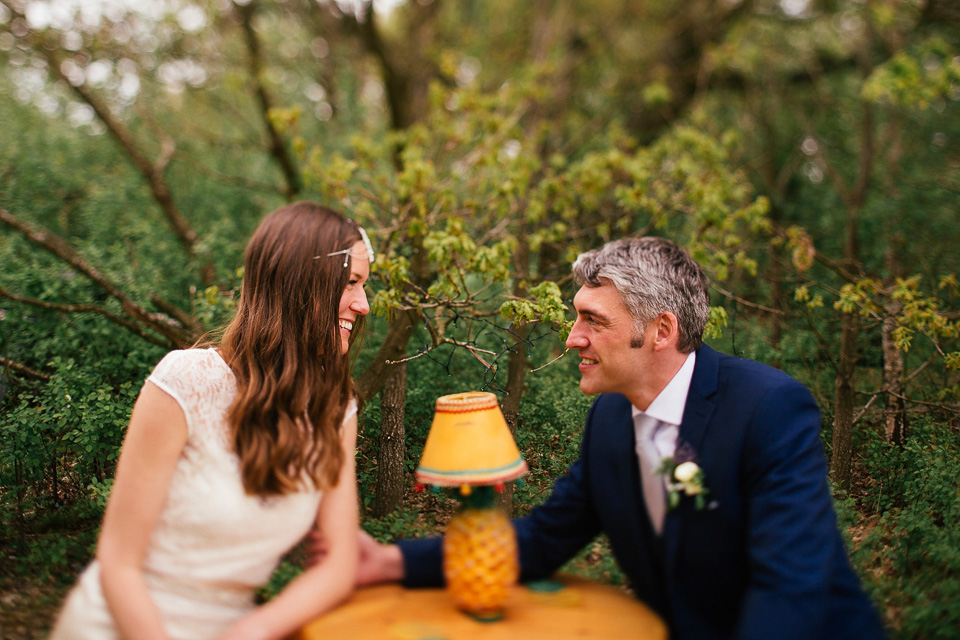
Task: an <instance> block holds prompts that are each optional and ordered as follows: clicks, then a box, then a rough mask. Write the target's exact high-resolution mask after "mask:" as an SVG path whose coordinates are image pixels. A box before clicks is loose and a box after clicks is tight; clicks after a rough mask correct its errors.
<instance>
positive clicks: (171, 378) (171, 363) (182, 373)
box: [147, 349, 194, 434]
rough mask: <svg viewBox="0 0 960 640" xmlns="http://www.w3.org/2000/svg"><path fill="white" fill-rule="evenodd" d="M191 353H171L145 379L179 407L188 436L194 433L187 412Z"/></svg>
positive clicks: (184, 351)
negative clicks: (185, 423) (185, 422)
mask: <svg viewBox="0 0 960 640" xmlns="http://www.w3.org/2000/svg"><path fill="white" fill-rule="evenodd" d="M191 351H193V350H187V349H184V350H179V351H171V352H170V353H168V354H167V355H165V356H164V357H163V359H162V360H160V362H159V363H157V366H156V367H154V369H153V372H152V373H151V374H150V376H149V377H148V378H147V381H148V382H152V383H153V384H155V385H157V386H158V387H160V389H161V390H162V391H163V392H164V393H166V394H167V395H169V396H170V397H171V398H173V399H174V400H176V402H177V404H178V405H180V409H181V410H182V411H183V415H184V417H185V418H186V421H187V433H188V434H192V433H193V431H194V429H193V420H192V419H191V413H192V412H191V411H190V410H189V407H190V396H191V391H192V389H191V384H190V379H191V378H192V376H191V375H190V368H191V364H193V360H194V358H192V357H191V356H192V354H191Z"/></svg>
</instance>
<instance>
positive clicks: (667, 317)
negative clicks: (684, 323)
mask: <svg viewBox="0 0 960 640" xmlns="http://www.w3.org/2000/svg"><path fill="white" fill-rule="evenodd" d="M653 322H654V325H655V326H656V328H657V333H656V335H655V336H654V341H653V350H654V351H662V350H664V349H667V348H668V347H673V348H676V346H677V340H679V339H680V322H679V321H678V320H677V316H675V315H674V314H673V313H671V312H669V311H664V312H663V313H661V314H660V315H659V316H657V317H656V318H654V320H653Z"/></svg>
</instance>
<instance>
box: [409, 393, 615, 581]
mask: <svg viewBox="0 0 960 640" xmlns="http://www.w3.org/2000/svg"><path fill="white" fill-rule="evenodd" d="M598 402H599V400H598ZM596 406H597V402H595V403H594V404H593V407H591V409H590V412H589V413H588V414H587V424H586V427H585V429H584V436H583V441H582V442H581V446H580V457H579V458H578V459H577V461H576V462H574V463H573V465H572V466H571V467H570V470H569V471H568V472H567V473H566V474H564V475H563V476H562V477H561V478H560V479H559V480H557V481H556V483H554V485H553V491H552V492H551V494H550V497H548V498H547V500H546V502H544V503H543V504H541V505H540V506H538V507H536V508H535V509H534V510H533V511H531V512H530V514H529V515H528V516H526V517H524V518H519V519H514V521H513V526H514V530H515V531H516V534H517V545H518V547H519V550H520V580H521V581H527V580H537V579H540V578H545V577H548V576H550V575H552V574H553V573H554V572H555V571H556V570H557V569H559V568H560V567H561V566H562V565H563V564H564V563H565V562H566V561H567V560H569V559H570V558H572V557H573V556H574V555H576V553H577V552H578V551H579V550H580V549H582V548H583V547H584V545H586V544H587V543H588V542H590V540H592V539H593V538H595V537H596V536H597V534H598V533H600V522H599V520H598V518H597V515H596V512H595V510H594V508H593V502H592V499H591V497H590V491H589V487H588V483H587V477H588V473H587V466H588V465H587V463H586V462H585V458H587V457H588V449H589V440H590V438H589V434H590V432H591V428H590V425H591V423H592V421H593V416H594V413H595V409H596ZM397 544H398V546H399V547H400V551H401V553H402V554H403V562H404V571H405V578H404V581H403V584H404V585H406V586H410V587H424V586H440V585H442V584H443V582H444V580H443V569H442V565H443V551H442V541H441V539H440V538H427V539H420V540H399V541H398V542H397Z"/></svg>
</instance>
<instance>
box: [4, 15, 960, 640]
mask: <svg viewBox="0 0 960 640" xmlns="http://www.w3.org/2000/svg"><path fill="white" fill-rule="evenodd" d="M0 63H2V66H0V223H2V224H0V264H2V270H0V636H2V637H3V638H34V637H42V634H43V631H44V629H45V628H46V627H47V625H49V622H50V616H51V615H52V614H53V612H54V611H55V609H56V607H57V605H58V604H59V601H60V598H62V596H63V593H64V591H65V589H66V588H68V586H69V585H70V584H71V583H72V581H73V580H74V578H75V577H76V574H77V572H78V571H79V570H80V568H81V567H82V566H83V564H84V563H85V562H86V561H88V560H89V558H90V555H91V552H92V548H93V544H94V541H95V539H96V532H97V527H98V525H99V519H100V516H101V514H102V509H103V506H104V503H105V500H106V496H107V495H108V492H109V489H110V484H111V476H112V470H113V466H114V464H115V460H116V456H117V452H118V448H119V445H120V443H121V440H122V437H123V432H124V429H125V426H126V421H127V417H128V415H129V411H130V408H131V406H132V403H133V400H134V398H135V396H136V394H137V392H138V390H139V387H140V385H141V384H142V381H143V380H144V379H145V377H146V375H147V373H148V372H149V370H150V369H151V368H152V366H153V365H154V364H155V363H156V362H157V361H158V360H159V359H160V358H161V357H162V355H163V354H164V353H165V352H166V351H167V350H169V349H172V348H176V347H181V346H185V345H190V344H192V343H193V342H194V341H195V340H196V339H197V337H198V336H200V335H202V334H203V333H204V332H206V331H208V330H211V329H214V328H216V327H217V326H220V325H222V324H223V323H224V321H225V320H227V319H228V318H229V316H230V314H231V312H232V309H233V304H234V300H235V296H236V294H237V289H238V286H239V283H240V279H241V275H242V274H241V272H240V271H239V268H240V267H241V265H242V250H243V246H244V244H245V242H246V240H247V238H248V237H249V234H250V233H251V232H252V230H253V228H254V227H255V226H256V224H257V222H258V220H259V219H260V218H261V216H262V215H264V214H265V213H266V212H268V211H270V210H272V209H274V208H276V207H277V206H279V205H281V204H283V203H284V202H286V201H289V200H292V199H314V200H317V201H320V202H323V203H325V204H329V205H332V206H335V207H337V208H340V209H342V210H344V211H346V212H348V213H349V214H350V215H351V216H352V217H353V218H355V219H356V220H357V221H358V222H360V223H361V224H363V225H365V226H366V227H367V229H368V230H370V232H371V235H372V236H373V239H374V244H375V245H376V247H377V251H378V258H377V262H376V264H375V267H374V275H373V281H372V284H371V290H372V291H371V292H372V294H375V297H374V298H373V308H374V314H375V317H374V318H373V319H372V321H371V322H370V323H368V329H369V330H368V337H367V339H366V340H365V342H364V343H363V344H362V346H361V347H360V348H358V349H356V352H355V362H356V364H355V374H356V377H357V380H358V383H359V386H360V389H361V392H362V394H363V397H364V400H365V401H366V406H365V408H364V410H363V412H362V414H361V431H362V433H361V440H360V447H359V452H358V456H359V458H358V463H359V481H360V483H361V495H362V496H363V500H364V526H365V527H366V528H367V529H368V530H370V531H371V532H373V533H374V534H375V535H377V536H379V537H381V538H385V539H389V538H392V537H394V536H398V535H407V536H409V535H415V534H421V533H428V532H431V531H436V530H437V529H438V527H441V526H442V524H443V522H444V521H445V519H446V518H447V517H448V516H449V513H450V511H451V506H450V501H449V500H448V499H445V498H444V497H442V496H434V495H431V494H420V493H416V492H414V490H413V485H414V481H413V475H412V471H413V469H414V468H415V465H416V462H417V460H418V457H419V452H420V450H421V448H422V445H423V441H424V438H425V436H426V432H427V430H428V428H429V423H430V419H431V414H432V407H433V402H434V400H435V398H436V397H437V396H439V395H441V394H443V393H452V392H457V391H465V390H471V389H486V390H491V391H494V392H496V393H497V394H498V396H499V397H500V399H501V403H502V406H503V409H504V412H505V414H506V416H507V417H508V420H509V422H510V424H511V426H512V427H513V428H514V429H515V431H516V437H517V440H518V442H519V444H520V446H521V448H522V449H523V452H524V454H525V456H526V458H527V460H528V462H529V463H530V466H531V473H530V475H529V477H528V480H527V482H526V483H525V484H524V485H523V486H521V487H518V488H516V489H515V491H514V492H513V494H512V495H511V496H509V500H508V501H507V502H508V506H510V508H512V509H513V511H514V512H516V513H523V512H525V511H526V510H528V509H529V508H530V507H531V506H533V505H535V504H537V503H538V502H539V501H540V500H542V499H543V498H544V497H545V496H546V494H547V493H548V492H549V487H550V481H551V480H552V479H553V478H555V477H556V476H557V475H559V474H560V473H562V472H563V470H564V469H565V468H566V467H567V465H569V464H570V462H571V461H572V460H573V459H574V458H575V456H576V451H577V447H578V438H579V432H580V428H581V426H582V421H583V418H584V415H585V412H586V409H587V407H588V406H589V402H590V399H589V398H587V397H585V396H583V395H582V394H580V392H579V390H578V388H577V379H578V376H577V372H576V363H575V359H576V358H575V357H573V356H572V355H568V356H567V357H560V358H559V359H557V358H558V356H561V355H562V354H563V339H564V338H565V335H566V332H567V330H568V328H569V325H570V322H571V320H572V314H571V312H570V304H569V303H570V300H571V297H572V292H573V287H572V283H571V282H570V275H569V272H570V263H571V261H572V258H573V257H575V255H576V254H577V253H578V252H579V251H582V250H585V249H588V248H592V247H595V246H597V245H599V244H600V243H602V242H604V241H606V240H608V239H611V238H615V237H620V236H623V235H627V234H638V235H639V234H656V235H663V236H667V237H670V238H673V239H675V240H677V241H678V242H680V243H682V244H684V245H685V246H687V247H688V248H689V249H690V250H691V251H692V252H693V254H694V255H695V256H696V257H697V259H698V260H699V261H700V262H701V263H702V264H703V265H704V266H705V267H706V268H707V269H708V271H709V273H710V276H711V278H712V281H713V287H712V296H713V300H712V303H713V305H714V306H713V308H712V311H711V323H710V327H709V330H708V333H709V337H708V342H710V343H711V344H712V345H713V346H715V347H717V348H719V349H721V350H723V351H726V352H728V353H734V354H737V355H741V356H745V357H749V358H754V359H757V360H760V361H762V362H766V363H769V364H772V365H774V366H777V367H780V368H782V369H784V370H785V371H787V372H788V373H790V374H791V375H793V376H794V377H796V378H797V379H799V380H801V381H802V382H803V383H805V384H806V385H808V386H809V387H810V389H811V390H812V391H813V392H814V394H815V396H816V398H817V399H818V401H819V403H820V407H821V410H822V412H823V441H824V446H825V449H826V451H827V454H828V456H829V459H830V473H831V480H832V482H833V486H834V490H835V500H836V506H837V510H838V513H839V516H840V519H841V524H842V525H843V528H844V530H845V531H846V533H847V535H848V541H849V545H850V550H851V555H852V558H853V561H854V564H855V566H856V568H857V570H858V572H859V573H860V575H861V576H862V579H863V581H864V584H865V586H866V588H867V589H868V591H869V592H870V594H871V596H872V597H873V599H874V601H875V602H876V603H877V606H878V608H879V610H880V611H881V612H882V614H883V616H884V620H885V623H886V625H887V627H888V629H889V630H890V633H891V636H892V637H894V638H911V639H914V638H957V637H960V631H958V629H960V577H958V576H960V483H958V480H957V470H958V469H960V426H958V414H960V375H958V368H960V346H958V328H960V324H958V322H960V304H958V297H960V281H958V279H957V276H956V274H957V273H958V270H960V251H958V240H960V231H958V225H957V212H958V195H960V144H958V141H960V5H958V4H957V3H956V2H954V1H952V0H904V1H900V0H645V1H641V0H634V1H629V0H620V1H614V0H532V1H530V2H515V1H507V0H485V1H480V0H457V1H450V0H433V1H430V0H408V1H407V2H399V3H384V4H380V3H379V2H369V1H364V0H354V1H353V2H349V1H347V0H337V1H334V0H244V1H239V0H234V1H232V2H231V1H230V0H195V1H189V0H157V1H154V2H149V3H138V2H134V1H133V0H128V1H126V2H124V1H121V0H49V1H41V0H30V1H24V0H0ZM297 570H298V560H297V558H296V557H294V556H292V557H291V558H290V559H289V560H288V561H287V562H285V563H284V564H283V565H282V566H281V568H280V570H278V572H277V575H276V576H275V579H274V581H273V582H271V584H270V585H268V586H267V587H266V588H265V590H264V594H265V597H269V595H270V593H272V592H273V591H275V589H276V588H277V587H278V586H279V585H280V584H282V582H283V581H284V580H285V579H287V578H289V576H290V575H292V574H294V573H296V571H297ZM570 570H572V571H579V572H582V573H586V574H587V575H590V576H593V577H595V578H598V579H601V580H607V581H610V582H614V583H622V581H623V578H622V576H621V575H620V574H619V572H618V571H617V569H616V566H615V564H614V563H613V561H612V560H611V558H610V556H609V553H608V552H607V548H606V545H605V543H604V541H603V540H599V541H597V542H596V543H595V544H593V545H591V546H590V547H589V548H588V549H587V550H585V552H584V553H583V554H582V555H581V557H580V558H578V559H577V560H576V561H575V562H574V563H573V564H572V565H571V566H570Z"/></svg>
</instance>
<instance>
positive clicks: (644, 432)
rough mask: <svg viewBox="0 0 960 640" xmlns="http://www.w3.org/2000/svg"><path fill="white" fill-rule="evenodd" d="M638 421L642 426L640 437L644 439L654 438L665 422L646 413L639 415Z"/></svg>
mask: <svg viewBox="0 0 960 640" xmlns="http://www.w3.org/2000/svg"><path fill="white" fill-rule="evenodd" d="M637 423H638V426H639V427H640V437H641V438H642V439H644V440H653V438H654V436H656V435H657V431H659V430H660V426H661V425H662V424H663V423H662V422H660V421H659V420H657V419H656V418H654V417H653V416H649V415H647V414H645V413H641V414H638V415H637Z"/></svg>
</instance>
